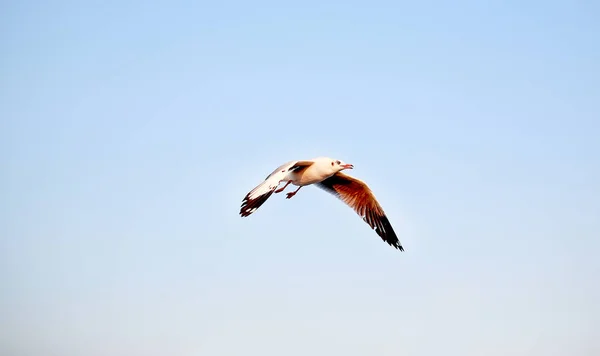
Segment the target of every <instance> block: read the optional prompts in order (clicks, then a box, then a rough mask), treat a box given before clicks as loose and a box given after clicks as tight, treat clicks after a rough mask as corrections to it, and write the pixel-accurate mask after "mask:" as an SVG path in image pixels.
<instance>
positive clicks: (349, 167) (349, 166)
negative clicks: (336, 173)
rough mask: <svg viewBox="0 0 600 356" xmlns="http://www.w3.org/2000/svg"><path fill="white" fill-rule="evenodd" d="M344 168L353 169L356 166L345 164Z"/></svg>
mask: <svg viewBox="0 0 600 356" xmlns="http://www.w3.org/2000/svg"><path fill="white" fill-rule="evenodd" d="M342 167H344V169H352V168H354V165H353V164H345V165H343V166H342Z"/></svg>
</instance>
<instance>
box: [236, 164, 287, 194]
mask: <svg viewBox="0 0 600 356" xmlns="http://www.w3.org/2000/svg"><path fill="white" fill-rule="evenodd" d="M296 162H298V161H290V162H287V163H284V164H282V165H281V166H279V167H278V168H277V169H275V170H274V171H273V172H272V173H271V174H269V175H268V176H267V178H266V179H265V180H264V182H262V183H260V184H259V185H258V186H256V188H254V189H252V190H251V191H250V193H248V198H249V199H255V198H257V197H259V196H261V195H263V194H266V193H268V192H269V191H272V190H275V189H277V187H278V186H279V183H281V181H282V180H285V179H286V178H287V176H288V174H289V172H288V170H289V169H290V168H292V167H293V166H294V164H296Z"/></svg>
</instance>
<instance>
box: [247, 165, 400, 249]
mask: <svg viewBox="0 0 600 356" xmlns="http://www.w3.org/2000/svg"><path fill="white" fill-rule="evenodd" d="M353 168H354V166H353V165H352V164H348V163H345V162H343V161H341V160H338V159H333V158H329V157H318V158H314V159H312V160H306V161H290V162H287V163H284V164H282V165H281V166H279V167H278V168H277V169H275V170H274V171H273V172H272V173H271V174H269V175H268V176H267V178H265V180H264V181H263V182H262V183H260V184H259V185H258V186H256V187H255V188H254V189H252V190H251V191H250V192H249V193H248V194H247V195H246V197H245V198H244V200H243V201H242V206H241V209H240V215H241V216H242V217H247V216H249V215H250V214H252V213H254V212H255V211H256V210H257V209H258V208H259V207H260V206H261V205H263V204H264V203H265V202H266V201H267V199H269V197H271V195H273V194H274V193H275V194H277V193H281V192H283V191H284V190H285V188H287V186H288V185H290V184H293V185H295V186H297V187H298V188H297V189H296V190H295V191H293V192H289V193H287V194H286V199H290V198H291V197H293V196H294V195H296V193H298V191H299V190H300V189H301V188H302V187H304V186H307V185H316V186H317V187H319V188H321V189H323V190H324V191H326V192H328V193H331V194H332V195H334V196H335V197H337V198H338V199H340V200H341V201H343V202H344V203H346V204H347V205H348V206H350V207H351V208H352V209H354V211H355V212H356V213H357V214H358V215H359V216H360V217H361V218H362V219H363V220H364V221H365V222H366V223H367V224H369V226H370V227H371V228H372V229H374V230H375V232H376V233H377V235H379V237H381V239H382V240H383V241H385V242H387V243H388V244H389V245H390V246H392V247H394V248H396V249H398V250H400V251H404V248H403V247H402V245H401V244H400V241H399V240H398V237H397V236H396V233H395V232H394V229H393V228H392V225H391V224H390V221H389V220H388V218H387V216H386V214H385V212H384V211H383V208H382V207H381V205H379V203H378V202H377V200H376V199H375V195H374V194H373V192H372V191H371V189H370V188H369V187H368V186H367V184H366V183H365V182H363V181H361V180H360V179H357V178H354V177H351V176H349V175H347V174H345V173H342V171H343V170H345V169H353ZM282 182H285V185H284V186H283V187H282V188H279V189H277V188H278V187H279V184H280V183H282Z"/></svg>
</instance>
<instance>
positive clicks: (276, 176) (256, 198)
mask: <svg viewBox="0 0 600 356" xmlns="http://www.w3.org/2000/svg"><path fill="white" fill-rule="evenodd" d="M312 164H313V162H312V161H290V162H287V163H284V164H282V165H281V166H279V167H277V169H275V170H274V171H273V172H271V174H269V175H268V176H267V178H265V180H264V181H263V182H262V183H260V184H259V185H257V186H256V187H255V188H254V189H252V190H251V191H250V192H249V193H248V194H246V197H244V200H243V201H242V207H241V209H240V215H241V216H242V217H246V216H248V215H250V214H252V213H253V212H255V211H256V209H258V208H259V207H260V206H261V205H263V204H264V202H265V201H267V199H269V197H270V196H271V194H273V192H274V191H275V189H277V187H278V186H279V183H281V181H282V180H285V178H286V177H287V175H288V174H289V173H290V172H297V171H299V170H302V169H306V168H307V167H309V166H311V165H312Z"/></svg>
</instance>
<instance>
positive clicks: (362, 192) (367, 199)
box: [317, 172, 404, 251]
mask: <svg viewBox="0 0 600 356" xmlns="http://www.w3.org/2000/svg"><path fill="white" fill-rule="evenodd" d="M317 186H318V187H319V188H321V189H323V190H325V191H327V192H329V193H331V194H333V195H334V196H336V197H337V198H339V199H340V200H342V201H343V202H344V203H346V204H347V205H348V206H350V207H351V208H352V209H354V211H356V213H357V214H358V215H360V217H362V219H363V220H364V221H365V222H366V223H367V224H369V226H371V228H372V229H375V232H376V233H377V235H379V237H381V239H382V240H383V241H385V242H387V243H388V244H389V245H390V246H393V247H395V248H397V249H399V250H400V251H404V248H403V247H402V245H401V244H400V241H399V240H398V237H397V236H396V233H395V232H394V229H393V228H392V225H391V224H390V221H389V220H388V218H387V216H386V215H385V212H384V211H383V208H382V207H381V205H379V203H378V202H377V200H376V199H375V195H374V194H373V192H372V191H371V189H369V187H368V186H367V184H366V183H365V182H363V181H361V180H360V179H357V178H354V177H351V176H349V175H347V174H344V173H342V172H338V173H336V174H334V175H333V176H331V177H329V178H327V179H325V180H323V181H322V182H319V183H317Z"/></svg>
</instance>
